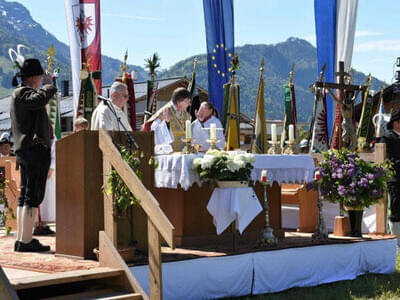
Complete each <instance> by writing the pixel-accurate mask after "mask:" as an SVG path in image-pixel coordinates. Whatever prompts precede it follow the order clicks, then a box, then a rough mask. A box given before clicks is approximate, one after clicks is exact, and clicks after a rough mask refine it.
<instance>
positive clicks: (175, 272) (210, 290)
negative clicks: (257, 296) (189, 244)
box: [130, 253, 253, 300]
mask: <svg viewBox="0 0 400 300" xmlns="http://www.w3.org/2000/svg"><path fill="white" fill-rule="evenodd" d="M130 270H131V272H132V273H133V275H134V276H135V277H136V278H137V280H138V281H139V283H140V285H141V286H142V287H143V289H144V291H145V292H146V293H147V295H149V290H150V289H149V267H148V266H138V267H131V268H130ZM252 272H253V257H252V254H251V253H249V254H243V255H232V256H227V257H210V258H198V259H190V260H185V261H178V262H171V263H163V264H162V277H163V299H167V300H168V299H171V300H172V299H173V300H176V299H217V298H218V299H219V298H225V297H228V296H231V295H236V296H245V295H249V294H250V293H251V286H252V278H253V273H252Z"/></svg>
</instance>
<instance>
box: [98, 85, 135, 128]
mask: <svg viewBox="0 0 400 300" xmlns="http://www.w3.org/2000/svg"><path fill="white" fill-rule="evenodd" d="M110 94H111V101H108V103H105V102H104V101H102V102H101V103H99V105H97V107H96V109H95V110H94V112H93V115H92V121H91V126H90V129H91V130H100V129H103V130H108V131H123V130H124V129H123V127H122V126H121V125H120V124H119V122H118V119H119V120H120V121H121V123H122V124H123V125H124V126H125V128H126V129H127V130H128V131H132V127H131V125H130V124H129V121H128V117H127V116H126V114H125V112H124V111H123V109H124V107H125V104H126V102H127V101H128V99H129V94H128V87H127V86H126V84H124V83H122V82H118V81H115V82H114V83H113V84H112V86H111V89H110Z"/></svg>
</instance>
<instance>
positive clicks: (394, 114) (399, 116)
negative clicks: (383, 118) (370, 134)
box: [386, 109, 400, 130]
mask: <svg viewBox="0 0 400 300" xmlns="http://www.w3.org/2000/svg"><path fill="white" fill-rule="evenodd" d="M399 119H400V109H397V110H395V111H394V112H392V116H391V117H390V121H389V123H387V125H386V127H387V129H389V130H392V129H393V122H394V121H396V120H399Z"/></svg>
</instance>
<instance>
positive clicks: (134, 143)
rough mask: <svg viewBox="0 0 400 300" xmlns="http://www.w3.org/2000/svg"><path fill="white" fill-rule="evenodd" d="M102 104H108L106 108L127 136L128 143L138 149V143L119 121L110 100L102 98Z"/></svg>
mask: <svg viewBox="0 0 400 300" xmlns="http://www.w3.org/2000/svg"><path fill="white" fill-rule="evenodd" d="M102 100H103V102H104V104H105V105H107V106H108V108H109V109H110V110H111V111H112V113H113V115H114V117H115V118H116V119H117V122H118V125H119V126H121V127H122V129H123V131H124V133H125V135H126V137H127V138H128V142H129V145H130V146H131V147H132V145H133V146H135V148H136V149H139V145H138V144H137V143H136V141H135V139H134V138H133V136H132V134H131V133H130V132H129V130H128V129H127V128H126V127H125V125H124V124H123V123H122V122H121V118H120V117H118V115H117V113H116V111H115V109H114V107H113V105H112V104H110V100H108V99H102Z"/></svg>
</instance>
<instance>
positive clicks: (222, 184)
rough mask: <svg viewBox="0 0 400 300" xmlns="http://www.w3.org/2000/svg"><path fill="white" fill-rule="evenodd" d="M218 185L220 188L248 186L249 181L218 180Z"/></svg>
mask: <svg viewBox="0 0 400 300" xmlns="http://www.w3.org/2000/svg"><path fill="white" fill-rule="evenodd" d="M217 186H218V187H220V188H233V187H248V186H249V182H248V181H219V180H217Z"/></svg>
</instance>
